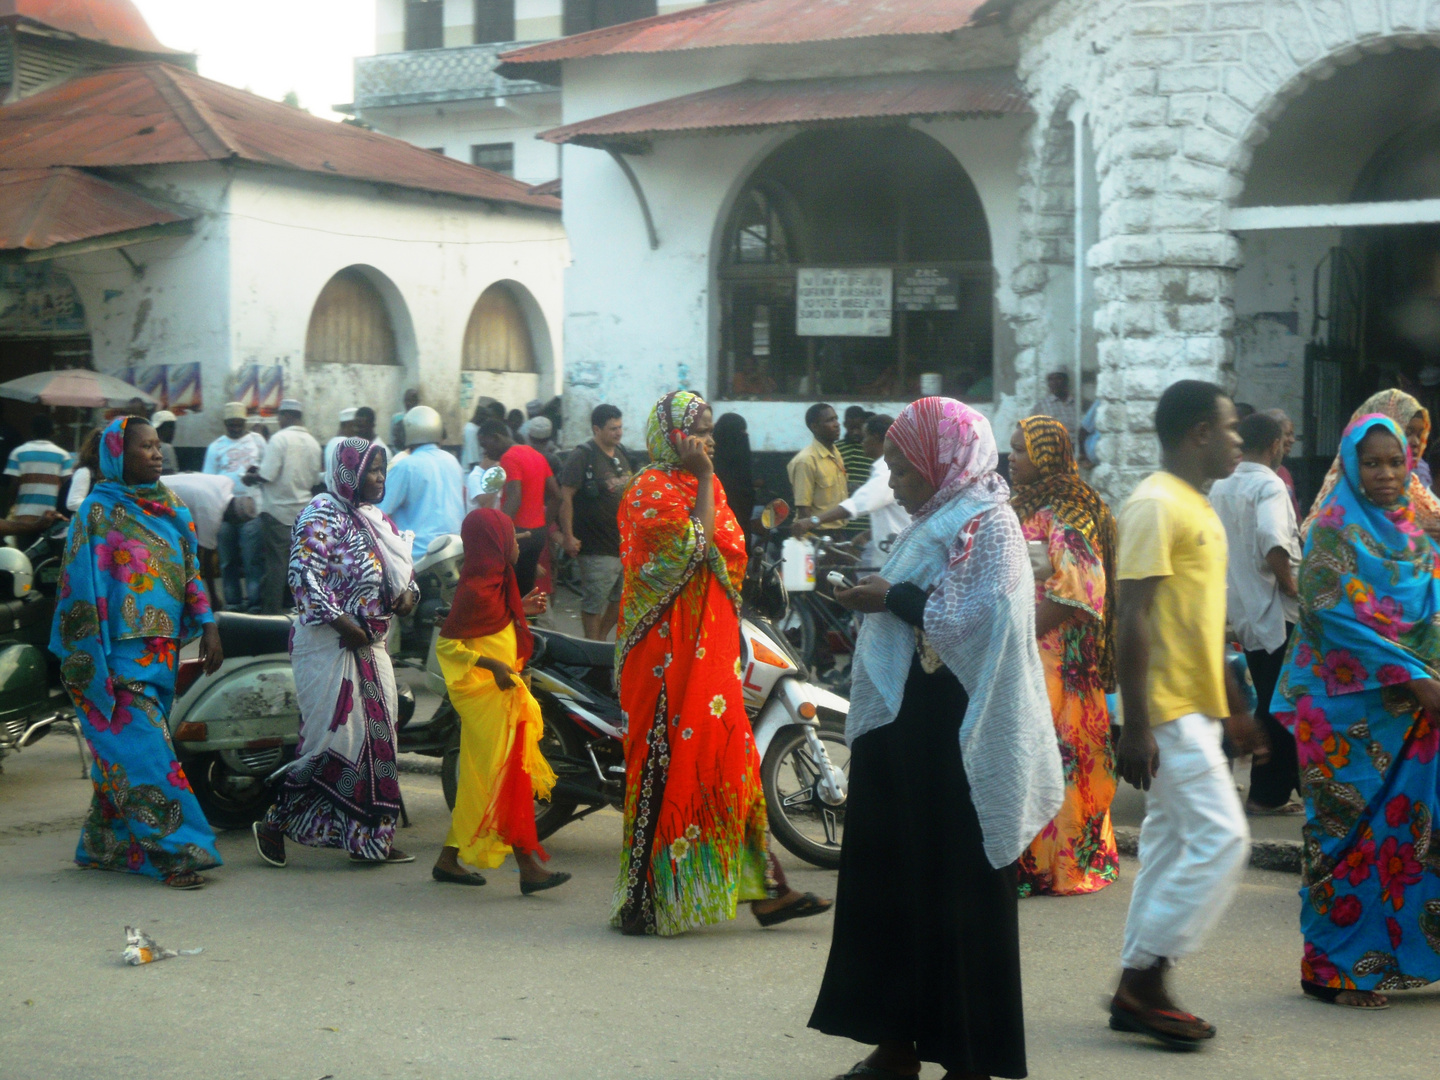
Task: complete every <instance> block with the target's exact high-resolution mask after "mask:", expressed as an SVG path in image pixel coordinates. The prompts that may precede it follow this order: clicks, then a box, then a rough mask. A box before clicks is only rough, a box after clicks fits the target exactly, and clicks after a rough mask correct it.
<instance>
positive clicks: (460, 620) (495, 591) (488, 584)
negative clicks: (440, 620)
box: [440, 509, 535, 660]
mask: <svg viewBox="0 0 1440 1080" xmlns="http://www.w3.org/2000/svg"><path fill="white" fill-rule="evenodd" d="M460 539H461V540H463V541H464V543H465V563H464V565H462V566H461V567H460V584H459V585H457V586H456V587H455V600H454V602H453V603H452V604H451V605H450V614H449V615H448V616H447V617H446V619H445V625H444V626H442V627H441V628H440V633H441V635H442V636H444V637H447V638H476V637H489V636H490V635H491V634H494V633H498V632H499V631H501V630H503V629H505V626H506V624H507V623H512V622H513V623H514V624H515V648H516V652H517V653H518V654H519V656H520V659H522V660H528V659H529V658H530V655H531V654H532V653H533V652H534V651H535V639H534V638H533V637H532V636H531V634H530V625H529V624H528V623H527V622H526V621H525V609H524V608H523V607H522V606H521V602H520V582H519V579H518V578H516V576H515V567H514V565H512V564H511V562H510V550H511V545H512V544H513V543H514V540H515V523H514V522H512V521H511V520H510V519H509V518H508V517H507V516H506V515H505V514H503V513H501V512H500V511H499V510H493V509H484V510H474V511H472V512H471V513H470V515H469V516H468V517H467V518H466V519H465V521H464V523H463V524H462V525H461V526H460Z"/></svg>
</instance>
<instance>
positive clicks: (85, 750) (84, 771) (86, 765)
mask: <svg viewBox="0 0 1440 1080" xmlns="http://www.w3.org/2000/svg"><path fill="white" fill-rule="evenodd" d="M70 730H71V731H73V732H74V733H75V743H76V745H77V746H79V748H80V779H81V780H85V779H87V778H88V777H89V776H90V747H89V746H88V745H87V744H86V742H85V735H84V732H82V731H81V730H80V721H79V720H71V721H70Z"/></svg>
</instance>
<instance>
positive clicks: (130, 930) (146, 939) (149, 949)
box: [120, 926, 205, 967]
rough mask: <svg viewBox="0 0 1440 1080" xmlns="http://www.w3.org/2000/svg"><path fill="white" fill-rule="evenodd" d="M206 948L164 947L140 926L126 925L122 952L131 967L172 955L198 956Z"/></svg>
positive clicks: (168, 957) (166, 958)
mask: <svg viewBox="0 0 1440 1080" xmlns="http://www.w3.org/2000/svg"><path fill="white" fill-rule="evenodd" d="M204 951H205V950H204V949H178V950H177V949H162V948H161V947H160V946H159V944H158V943H157V942H156V941H155V939H154V938H152V937H151V936H150V935H149V934H147V933H146V932H145V931H144V930H141V929H140V928H139V927H138V926H127V927H125V951H124V952H122V953H121V954H120V956H121V958H122V959H123V960H124V961H125V963H127V964H129V965H130V966H131V967H138V966H140V965H141V964H153V963H154V962H155V961H156V960H169V959H170V958H171V957H172V956H198V955H199V954H200V953H202V952H204Z"/></svg>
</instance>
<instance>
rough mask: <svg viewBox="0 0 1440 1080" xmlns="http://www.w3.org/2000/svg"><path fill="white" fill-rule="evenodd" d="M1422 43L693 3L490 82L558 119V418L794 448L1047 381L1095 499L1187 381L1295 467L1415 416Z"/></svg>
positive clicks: (870, 9)
mask: <svg viewBox="0 0 1440 1080" xmlns="http://www.w3.org/2000/svg"><path fill="white" fill-rule="evenodd" d="M1437 46H1440V13H1437V9H1436V8H1435V5H1432V4H1429V3H1421V2H1419V0H1153V2H1145V0H988V2H987V0H910V2H906V0H884V2H882V0H722V2H720V3H715V4H707V5H704V6H702V7H696V8H692V9H688V10H686V11H681V12H677V13H673V14H670V15H666V16H661V17H658V18H655V19H651V20H646V21H642V22H638V23H632V24H629V25H628V26H624V27H612V28H609V29H607V30H605V31H602V32H595V33H589V34H582V35H578V36H574V37H569V38H565V39H562V40H559V41H554V42H548V43H542V44H539V45H534V46H530V47H527V48H523V49H518V50H515V51H512V52H510V53H507V54H505V55H504V56H503V57H502V63H501V65H500V67H499V69H498V71H499V74H500V75H501V76H502V77H506V78H518V79H529V80H532V81H536V82H541V83H547V84H555V85H559V86H560V87H561V94H562V113H563V121H564V123H563V124H562V125H561V126H560V127H558V128H556V129H552V130H550V131H547V132H545V133H543V136H542V141H544V142H547V143H550V144H553V145H558V146H560V147H561V148H562V155H563V157H562V161H563V172H564V177H565V194H566V200H565V209H564V220H565V226H566V230H567V233H568V236H569V239H570V244H571V248H572V252H573V259H574V262H573V265H572V267H571V269H570V271H569V273H568V276H567V283H566V299H565V308H566V314H565V339H566V354H567V383H566V385H567V395H568V397H569V398H571V399H572V401H573V404H572V407H571V408H570V409H569V410H568V411H569V413H570V414H571V415H572V416H575V415H581V414H582V413H583V409H582V408H580V407H579V406H582V405H584V404H586V403H589V402H591V401H597V400H601V399H606V400H613V401H615V402H616V403H617V404H620V405H621V407H622V408H624V409H625V410H626V411H627V412H628V413H629V414H631V415H636V414H637V413H638V412H639V411H641V410H643V409H644V408H645V407H646V406H647V405H648V404H649V403H651V402H652V401H653V400H654V398H655V397H656V395H657V394H658V393H660V392H663V391H664V390H667V389H671V388H675V387H679V386H693V387H696V388H698V389H701V390H703V391H705V392H706V393H707V394H709V395H710V396H711V398H712V400H714V401H715V403H716V407H717V409H720V410H734V411H738V412H741V413H743V414H744V415H746V416H747V418H748V419H749V420H750V429H751V438H752V442H754V444H755V445H756V447H757V448H759V449H770V450H776V451H790V450H794V449H796V448H798V447H799V446H801V445H802V444H803V443H804V441H805V440H806V439H807V438H808V435H807V433H806V432H805V431H804V429H803V425H802V423H801V420H800V416H801V413H802V411H803V410H802V408H801V406H802V404H803V403H804V402H808V401H813V400H816V399H819V398H823V399H825V400H829V401H831V402H832V403H834V404H836V405H837V406H840V407H843V406H844V405H846V404H849V403H852V402H853V403H860V404H864V405H867V406H869V407H872V408H885V409H887V410H888V411H892V412H893V411H895V409H896V408H898V407H899V406H901V405H902V404H903V403H904V402H906V401H908V400H911V399H913V398H914V397H915V396H917V395H918V394H920V393H921V392H922V390H924V391H927V392H928V391H929V390H931V389H932V388H934V387H936V386H938V387H940V388H941V389H943V390H944V391H945V392H947V393H954V394H958V395H959V396H961V397H964V398H966V399H967V400H971V401H973V402H974V403H976V404H977V405H978V406H979V407H981V408H982V409H984V410H986V411H987V412H989V413H990V414H992V416H994V417H995V418H996V420H997V424H999V425H1000V426H1002V427H1003V426H1007V425H1008V424H1009V423H1010V422H1011V421H1012V420H1013V418H1014V417H1015V416H1017V415H1023V413H1024V412H1025V411H1027V410H1028V407H1029V405H1030V404H1031V403H1033V402H1034V401H1035V400H1036V399H1037V398H1038V397H1039V396H1040V393H1041V386H1042V383H1043V376H1044V375H1045V374H1046V373H1047V372H1049V371H1053V370H1068V371H1072V372H1075V373H1077V374H1078V375H1079V376H1080V377H1081V378H1080V381H1081V382H1082V383H1083V386H1084V392H1085V396H1086V398H1087V399H1091V398H1095V397H1098V399H1099V400H1100V402H1101V408H1100V410H1099V426H1100V429H1101V432H1102V439H1101V451H1100V456H1101V458H1102V462H1103V463H1102V465H1101V466H1100V467H1099V469H1097V471H1096V473H1095V477H1096V480H1097V482H1098V483H1100V484H1101V486H1102V487H1103V488H1104V489H1105V490H1107V491H1108V492H1109V493H1110V494H1112V495H1120V494H1123V493H1124V492H1125V491H1127V490H1128V489H1129V487H1131V486H1132V485H1133V483H1134V482H1135V480H1136V479H1138V477H1139V476H1140V475H1143V473H1144V472H1146V471H1148V470H1149V469H1151V468H1153V466H1154V464H1155V461H1156V458H1157V452H1158V451H1157V447H1156V444H1155V440H1154V437H1153V433H1152V431H1151V416H1152V413H1153V409H1154V404H1155V400H1156V398H1157V397H1158V395H1159V393H1160V392H1161V390H1163V388H1164V387H1165V386H1166V385H1167V384H1168V383H1169V382H1171V381H1173V380H1175V379H1177V378H1181V377H1185V376H1195V377H1203V378H1209V379H1214V380H1217V381H1220V382H1222V383H1224V384H1226V385H1227V386H1228V387H1230V388H1232V389H1233V390H1234V391H1235V393H1236V396H1237V397H1238V398H1239V399H1241V400H1247V401H1249V402H1251V403H1252V404H1255V405H1256V406H1258V407H1261V408H1265V407H1270V406H1277V405H1278V406H1281V407H1284V408H1285V409H1287V411H1289V412H1290V413H1291V415H1292V416H1294V417H1295V419H1296V420H1297V423H1298V424H1299V426H1300V429H1301V434H1302V448H1303V452H1304V453H1305V454H1306V455H1308V456H1309V457H1310V459H1311V461H1312V463H1313V464H1314V465H1315V466H1318V464H1319V463H1321V462H1323V461H1325V460H1327V458H1328V455H1329V454H1330V453H1331V452H1333V447H1334V442H1335V437H1336V434H1337V431H1338V427H1339V425H1340V423H1341V422H1342V421H1343V419H1344V418H1345V417H1347V416H1348V413H1349V410H1350V408H1351V407H1352V406H1353V405H1354V404H1356V403H1358V401H1359V400H1360V399H1361V398H1363V397H1364V396H1365V394H1366V393H1367V392H1369V391H1370V390H1372V389H1374V388H1376V387H1377V386H1381V385H1394V384H1396V383H1401V384H1403V385H1406V386H1408V387H1411V388H1413V389H1415V390H1417V392H1421V393H1423V394H1432V395H1433V394H1434V393H1435V391H1434V389H1433V388H1423V387H1421V386H1420V375H1421V372H1422V371H1423V370H1424V369H1426V368H1428V367H1431V366H1434V365H1437V364H1440V160H1437V153H1440V151H1437V150H1436V146H1437V143H1436V141H1435V135H1434V132H1435V125H1436V122H1437V116H1440V112H1437V108H1440V51H1437ZM842 309H843V310H842ZM847 311H848V312H849V313H850V315H851V316H852V317H851V318H850V319H848V320H844V319H841V318H840V316H841V315H843V314H844V312H847ZM827 312H829V314H827ZM827 320H829V321H827ZM836 326H841V327H844V328H845V330H846V331H848V332H836V330H835V329H834V327H836ZM1433 374H1434V373H1430V374H1428V375H1427V380H1426V381H1431V380H1432V378H1433ZM1436 403H1437V402H1433V401H1432V405H1434V404H1436ZM1002 440H1003V434H1002ZM1302 484H1303V480H1302Z"/></svg>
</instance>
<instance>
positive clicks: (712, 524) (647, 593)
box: [611, 392, 830, 935]
mask: <svg viewBox="0 0 1440 1080" xmlns="http://www.w3.org/2000/svg"><path fill="white" fill-rule="evenodd" d="M713 430H714V422H713V419H712V417H711V412H710V406H709V405H707V404H705V402H704V401H702V400H701V399H700V398H699V397H698V396H697V395H695V394H691V393H688V392H679V393H674V394H667V395H666V396H665V397H663V398H661V399H660V402H659V403H658V404H657V405H656V406H655V411H654V413H653V414H652V415H651V418H650V423H649V427H648V429H647V431H646V444H647V447H648V449H649V451H650V458H651V465H650V467H649V468H647V469H644V470H642V471H641V472H640V473H639V474H638V475H637V476H636V477H635V479H634V480H633V481H632V482H631V484H630V486H629V488H628V489H626V491H625V494H624V497H623V498H622V500H621V503H620V551H621V553H622V554H621V559H622V560H623V562H624V590H623V593H622V595H621V598H620V627H619V641H618V647H617V649H616V653H615V671H616V679H617V682H618V683H619V686H620V707H621V708H622V709H623V710H624V715H625V718H626V722H627V727H626V732H625V778H626V788H625V839H624V844H623V846H622V849H621V856H620V879H619V882H618V883H617V885H616V891H615V907H614V912H613V914H612V917H611V924H612V925H613V926H616V927H618V928H619V929H620V930H622V931H623V932H625V933H627V934H660V935H672V934H681V933H684V932H685V931H686V930H689V929H692V928H694V927H697V926H704V925H706V924H708V923H715V922H720V921H721V920H724V919H732V918H734V917H735V909H736V906H737V904H740V903H745V902H747V901H748V902H750V903H751V905H752V906H751V911H752V912H753V913H754V914H755V917H756V918H757V919H758V920H759V921H760V923H761V924H762V925H765V926H770V925H774V924H775V923H777V922H783V921H785V920H787V919H793V918H799V917H802V916H806V915H818V914H819V913H820V912H822V911H825V910H826V909H828V908H829V906H830V905H829V902H828V901H824V900H821V899H820V898H819V897H816V896H814V895H812V894H810V893H805V894H804V895H802V894H800V893H798V892H796V891H795V890H793V889H791V888H789V886H788V885H787V884H786V882H785V876H784V873H783V872H782V871H781V869H780V865H779V863H778V862H776V861H775V859H774V857H773V856H771V855H770V852H769V846H768V843H767V839H766V831H767V820H766V816H765V795H764V793H763V791H762V790H761V786H760V755H759V754H758V753H757V752H756V749H755V740H754V738H753V737H752V736H751V733H750V719H749V717H748V716H747V715H746V712H745V702H744V697H743V692H742V690H741V687H740V616H739V610H740V585H741V583H742V582H743V581H744V578H745V535H744V533H743V532H742V531H741V529H740V526H739V524H738V523H737V522H736V520H735V515H734V514H733V513H731V511H730V508H729V506H727V505H726V503H725V492H724V490H723V489H722V488H721V486H720V482H719V481H718V480H717V479H716V478H715V474H714V469H713V466H712V465H711V461H710V455H711V453H712V452H713V450H714V439H713V438H712V437H711V432H712V431H713Z"/></svg>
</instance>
